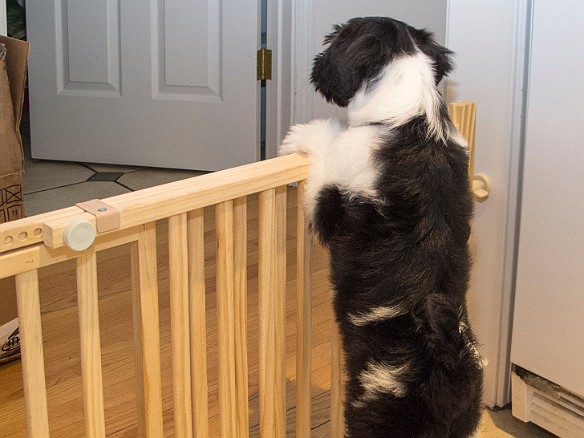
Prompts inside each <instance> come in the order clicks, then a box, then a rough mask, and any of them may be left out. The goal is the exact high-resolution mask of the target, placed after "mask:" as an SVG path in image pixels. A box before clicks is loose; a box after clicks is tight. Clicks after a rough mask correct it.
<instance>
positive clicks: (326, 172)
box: [280, 119, 380, 217]
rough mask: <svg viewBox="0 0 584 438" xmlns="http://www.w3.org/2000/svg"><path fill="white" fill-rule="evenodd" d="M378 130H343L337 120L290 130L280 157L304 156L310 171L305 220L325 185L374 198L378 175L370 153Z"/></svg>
mask: <svg viewBox="0 0 584 438" xmlns="http://www.w3.org/2000/svg"><path fill="white" fill-rule="evenodd" d="M379 130H380V128H379V127H377V126H356V127H351V128H349V129H346V128H345V126H344V125H343V124H342V123H341V122H340V121H339V120H337V119H328V120H322V119H318V120H313V121H311V122H310V123H307V124H300V125H295V126H293V127H292V128H290V131H289V132H288V135H287V136H286V138H285V139H284V141H283V142H282V146H281V147H280V155H285V154H290V153H293V152H303V153H306V154H308V158H309V161H310V170H309V177H308V180H307V183H306V196H305V208H306V213H307V215H308V217H312V214H313V212H314V207H315V204H316V199H317V196H318V193H319V192H320V190H321V189H322V188H323V187H326V186H328V185H336V186H337V187H339V188H340V189H341V190H344V191H346V192H347V193H350V194H351V195H360V196H364V197H366V198H369V199H375V198H376V195H377V194H376V191H375V183H376V181H377V178H378V173H377V170H376V167H375V165H374V163H373V161H372V153H373V152H374V151H375V149H376V148H377V145H378V143H379Z"/></svg>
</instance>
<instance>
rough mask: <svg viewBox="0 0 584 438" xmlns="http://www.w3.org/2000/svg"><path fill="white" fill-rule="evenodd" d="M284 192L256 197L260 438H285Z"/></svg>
mask: <svg viewBox="0 0 584 438" xmlns="http://www.w3.org/2000/svg"><path fill="white" fill-rule="evenodd" d="M285 190H286V187H283V188H282V187H280V188H278V189H271V190H266V191H264V192H261V193H260V195H259V253H258V303H259V309H258V314H259V320H260V321H259V324H260V330H259V338H260V347H259V355H260V357H259V361H260V370H259V371H260V373H259V374H260V375H259V386H260V387H259V390H260V436H261V437H263V438H268V437H269V438H279V437H284V436H286V374H285V371H286V370H285V359H286V358H285V354H286V351H285V347H286V345H285V344H286V333H285V292H286V288H285V286H286V285H285V257H286V245H285V237H286V234H285V233H286V227H285V223H286V222H285V221H286V219H285V217H286V216H285V215H286V191H285ZM282 224H283V225H284V226H282ZM282 241H283V242H284V243H282ZM282 249H283V250H282ZM282 264H284V265H283V267H282ZM282 272H283V273H284V275H283V274H282ZM282 280H283V281H282Z"/></svg>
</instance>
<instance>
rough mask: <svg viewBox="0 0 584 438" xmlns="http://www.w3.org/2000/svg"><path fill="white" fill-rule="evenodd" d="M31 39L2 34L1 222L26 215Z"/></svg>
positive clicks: (0, 60)
mask: <svg viewBox="0 0 584 438" xmlns="http://www.w3.org/2000/svg"><path fill="white" fill-rule="evenodd" d="M28 53H29V43H27V42H26V41H20V40H16V39H13V38H8V37H5V36H1V35H0V157H1V158H0V223H4V222H8V221H11V220H15V219H20V218H22V217H24V206H23V202H22V174H23V171H24V155H23V152H22V138H21V136H20V129H19V127H20V119H21V118H22V105H23V101H24V87H25V81H26V65H27V62H28Z"/></svg>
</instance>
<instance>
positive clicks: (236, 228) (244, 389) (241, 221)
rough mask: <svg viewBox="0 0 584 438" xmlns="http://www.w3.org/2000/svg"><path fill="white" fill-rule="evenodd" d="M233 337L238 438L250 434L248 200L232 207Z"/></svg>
mask: <svg viewBox="0 0 584 438" xmlns="http://www.w3.org/2000/svg"><path fill="white" fill-rule="evenodd" d="M233 218H234V221H233V235H234V236H233V237H234V242H233V243H234V252H233V256H234V264H233V269H234V294H235V296H234V303H233V304H234V307H235V310H234V330H235V332H234V336H235V386H236V389H237V394H236V397H237V400H236V404H237V407H238V409H237V436H238V437H247V436H248V434H249V404H248V361H247V198H245V197H243V198H238V199H236V200H235V201H234V203H233Z"/></svg>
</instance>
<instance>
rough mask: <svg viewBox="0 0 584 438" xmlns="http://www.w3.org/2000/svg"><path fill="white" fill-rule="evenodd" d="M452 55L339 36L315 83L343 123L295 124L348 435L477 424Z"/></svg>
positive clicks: (418, 37)
mask: <svg viewBox="0 0 584 438" xmlns="http://www.w3.org/2000/svg"><path fill="white" fill-rule="evenodd" d="M450 54H451V52H449V51H448V50H447V49H445V48H444V47H442V46H440V45H438V44H437V43H436V42H435V41H434V39H433V37H432V35H431V34H430V33H428V32H426V31H425V30H419V29H415V28H413V27H411V26H408V25H407V24H405V23H403V22H400V21H397V20H393V19H390V18H382V17H369V18H354V19H352V20H350V21H349V22H347V23H346V24H344V25H341V26H336V27H335V28H334V31H333V33H332V34H330V35H329V36H328V37H327V38H326V40H325V49H324V51H323V52H322V53H321V54H319V55H318V56H317V57H316V59H315V62H314V67H313V70H312V76H311V80H312V83H313V84H314V86H315V88H316V90H317V91H319V92H320V93H321V94H322V95H323V96H324V97H325V98H326V99H327V100H328V101H329V102H333V103H335V104H336V105H339V106H341V107H348V124H346V125H345V124H344V123H342V122H340V121H338V120H336V119H329V120H314V121H312V122H310V123H308V124H304V125H296V126H293V127H292V128H291V129H290V132H289V133H288V135H287V137H286V138H285V140H284V142H283V144H282V146H281V149H280V152H281V154H288V153H293V152H303V153H306V154H307V155H308V159H309V163H310V173H309V178H308V180H307V183H306V199H305V203H306V210H307V214H308V215H309V219H310V222H311V226H312V228H313V230H314V232H316V233H317V234H318V236H319V238H320V240H321V241H322V243H323V244H325V245H326V246H327V247H328V248H329V250H330V256H331V281H332V284H333V288H334V308H335V313H336V318H337V321H338V323H339V325H340V328H341V334H342V339H343V348H344V353H345V361H346V371H347V377H348V382H347V388H346V401H345V421H346V434H347V436H349V437H353V438H354V437H366V438H373V437H394V438H397V437H404V438H406V437H407V438H415V437H427V438H442V437H453V438H454V437H469V436H471V435H473V434H474V433H475V432H476V431H477V428H478V425H479V421H480V417H481V392H482V366H481V360H480V356H479V354H478V352H477V349H476V347H475V344H476V341H475V337H474V335H473V333H472V331H471V329H470V328H469V322H468V318H467V309H466V304H465V295H466V291H467V286H468V280H469V271H470V257H469V250H468V246H467V241H468V238H469V233H470V220H471V215H472V199H471V194H470V191H469V178H468V156H467V150H466V144H465V142H464V140H463V139H462V138H461V137H460V136H459V135H458V133H457V132H456V130H455V128H454V127H453V125H452V123H451V121H450V119H449V118H448V113H447V108H446V105H445V103H444V100H443V99H442V97H441V95H440V93H439V92H438V90H437V88H436V87H437V84H438V82H440V80H441V79H442V78H443V77H444V76H445V75H446V74H447V73H449V72H450V70H451V69H452V65H451V62H450Z"/></svg>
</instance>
